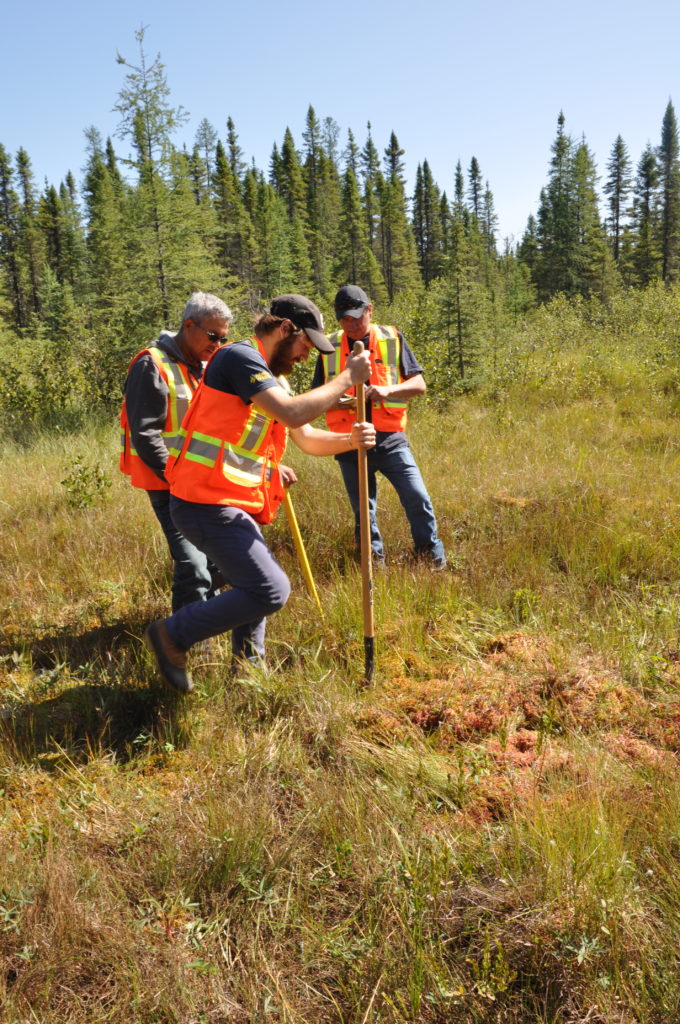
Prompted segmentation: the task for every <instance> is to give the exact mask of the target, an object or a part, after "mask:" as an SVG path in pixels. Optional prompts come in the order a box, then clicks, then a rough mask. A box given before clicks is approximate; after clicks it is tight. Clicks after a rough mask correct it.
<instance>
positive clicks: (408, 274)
mask: <svg viewBox="0 0 680 1024" xmlns="http://www.w3.org/2000/svg"><path fill="white" fill-rule="evenodd" d="M403 155H404V150H403V149H401V147H400V146H399V141H398V139H397V136H396V134H395V133H394V132H392V133H391V135H390V140H389V144H388V146H387V148H386V149H385V161H384V162H385V175H384V176H381V177H380V178H379V179H378V197H379V201H380V231H379V242H380V258H379V263H380V269H381V270H382V274H383V277H384V279H385V285H386V287H387V294H388V296H389V299H390V302H391V301H393V299H394V297H395V295H396V294H397V292H399V291H401V290H406V289H409V288H413V287H414V286H416V285H417V284H418V283H419V274H418V267H417V257H416V251H415V242H414V239H413V232H412V230H411V225H410V223H409V219H408V215H407V211H406V195H405V191H404V186H405V181H404V164H403V161H402V159H401V158H402V156H403Z"/></svg>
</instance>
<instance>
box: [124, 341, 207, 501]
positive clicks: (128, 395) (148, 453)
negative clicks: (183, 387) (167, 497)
mask: <svg viewBox="0 0 680 1024" xmlns="http://www.w3.org/2000/svg"><path fill="white" fill-rule="evenodd" d="M176 337H177V335H176V334H173V333H172V332H171V331H161V333H160V335H159V338H158V340H157V341H155V342H153V345H152V346H149V347H154V348H160V349H162V350H163V351H164V352H167V354H168V355H169V356H170V358H171V359H173V360H174V361H175V362H176V363H182V364H183V365H184V366H186V367H187V369H188V370H189V373H190V374H191V376H192V377H193V378H194V380H195V381H196V383H198V381H199V380H200V379H201V376H202V374H203V364H202V363H197V364H191V363H187V361H186V358H185V356H183V355H182V352H181V351H180V348H179V346H178V345H177V342H176V340H175V339H176ZM125 407H126V410H127V417H128V423H129V424H130V436H131V438H132V444H133V446H134V448H135V450H136V451H137V454H138V455H139V457H140V459H141V460H142V462H144V463H146V465H147V466H148V467H149V468H150V469H152V470H153V472H154V473H155V474H156V476H157V477H158V478H159V480H162V481H165V476H164V469H165V463H166V462H167V461H168V450H167V448H166V447H165V444H164V442H163V437H162V433H163V430H164V429H165V420H166V418H167V415H168V387H167V385H166V383H165V381H164V380H163V378H162V377H161V375H160V373H159V372H158V367H157V366H156V363H155V362H154V360H153V356H150V355H149V354H148V353H146V354H145V355H143V356H140V357H139V359H137V360H136V361H135V362H134V363H133V364H132V367H131V368H130V372H129V373H128V376H127V380H126V382H125Z"/></svg>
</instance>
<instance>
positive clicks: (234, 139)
mask: <svg viewBox="0 0 680 1024" xmlns="http://www.w3.org/2000/svg"><path fill="white" fill-rule="evenodd" d="M227 152H228V155H229V166H230V167H231V173H232V174H233V176H234V180H235V181H241V179H242V178H243V176H244V174H245V173H246V170H247V168H246V163H245V160H244V159H243V150H242V149H241V147H240V145H239V141H238V135H237V134H236V127H235V125H234V122H233V120H232V119H231V117H228V118H227Z"/></svg>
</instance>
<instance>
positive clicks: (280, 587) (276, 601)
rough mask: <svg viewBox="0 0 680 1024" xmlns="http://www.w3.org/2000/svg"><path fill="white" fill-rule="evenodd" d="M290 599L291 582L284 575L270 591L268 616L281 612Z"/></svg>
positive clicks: (268, 594) (267, 599)
mask: <svg viewBox="0 0 680 1024" xmlns="http://www.w3.org/2000/svg"><path fill="white" fill-rule="evenodd" d="M289 597H290V580H289V579H288V577H287V576H284V575H283V574H282V575H281V577H280V578H279V579H277V580H276V582H275V584H273V585H272V586H271V587H270V588H269V590H268V593H267V598H266V601H267V606H268V608H269V611H268V613H267V614H268V615H272V614H273V613H274V612H280V611H281V609H282V608H283V607H284V605H285V604H286V601H287V600H288V598H289Z"/></svg>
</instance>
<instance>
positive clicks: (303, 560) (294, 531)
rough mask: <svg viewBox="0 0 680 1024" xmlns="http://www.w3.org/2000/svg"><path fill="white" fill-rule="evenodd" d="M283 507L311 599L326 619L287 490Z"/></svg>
mask: <svg viewBox="0 0 680 1024" xmlns="http://www.w3.org/2000/svg"><path fill="white" fill-rule="evenodd" d="M283 507H284V508H285V510H286V516H287V517H288V525H289V526H290V532H291V535H292V537H293V544H294V545H295V550H296V551H297V556H298V561H299V563H300V568H301V569H302V575H303V576H304V578H305V584H306V586H307V591H308V593H309V594H310V596H311V597H313V598H314V600H315V601H316V606H317V608H318V609H319V614H320V615H321V618H322V619H323V618H324V614H323V608H322V607H321V601H320V600H319V595H318V594H317V592H316V586H315V584H314V577H313V576H312V570H311V569H310V567H309V561H308V560H307V552H306V551H305V545H304V543H303V541H302V534H301V533H300V527H299V526H298V521H297V516H296V515H295V509H294V508H293V502H292V501H291V500H290V494H289V493H288V491H287V490H286V493H285V496H284V499H283Z"/></svg>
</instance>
